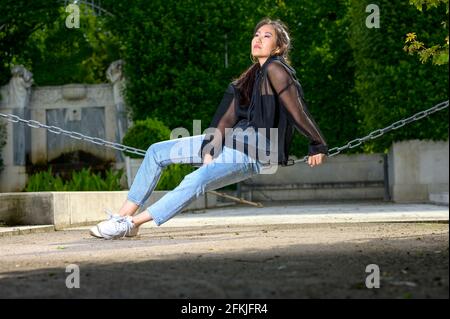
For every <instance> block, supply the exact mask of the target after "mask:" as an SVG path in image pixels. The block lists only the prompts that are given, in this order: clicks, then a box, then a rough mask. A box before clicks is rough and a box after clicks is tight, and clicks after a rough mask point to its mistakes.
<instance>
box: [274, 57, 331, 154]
mask: <svg viewBox="0 0 450 319" xmlns="http://www.w3.org/2000/svg"><path fill="white" fill-rule="evenodd" d="M267 74H268V77H269V80H270V82H271V84H272V87H273V88H274V89H275V91H276V93H277V94H278V96H279V98H280V100H281V102H282V104H283V105H284V107H285V109H286V111H287V112H288V114H289V117H290V121H291V122H292V124H293V125H294V126H295V128H296V129H297V130H298V131H299V132H300V133H301V134H303V135H304V136H306V137H307V138H308V140H309V147H308V155H309V156H312V155H315V154H319V153H323V154H326V155H328V145H327V142H326V141H325V138H324V136H323V134H322V132H321V131H320V129H319V127H318V125H317V124H316V122H315V121H314V119H313V118H312V116H311V114H310V113H309V111H308V106H307V104H306V102H305V100H304V98H303V92H302V90H301V86H300V85H299V88H300V90H297V86H296V85H295V84H294V83H295V82H296V80H295V79H294V78H293V76H292V75H291V74H290V73H289V72H288V71H287V70H286V69H285V67H284V66H283V65H282V64H281V62H277V61H273V62H272V63H270V64H269V65H268V68H267ZM299 91H300V93H299Z"/></svg>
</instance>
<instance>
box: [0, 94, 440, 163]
mask: <svg viewBox="0 0 450 319" xmlns="http://www.w3.org/2000/svg"><path fill="white" fill-rule="evenodd" d="M447 107H448V101H444V102H441V103H439V104H436V105H435V106H433V107H432V108H429V109H428V110H424V111H420V112H418V113H416V114H414V115H412V116H410V117H408V118H406V119H402V120H400V121H397V122H394V123H392V124H391V125H389V126H387V127H385V128H383V129H376V130H375V131H373V132H371V133H370V134H368V135H367V136H364V137H362V138H355V139H354V140H352V141H350V142H348V143H347V144H345V145H343V146H341V147H333V148H332V149H330V150H329V151H328V157H332V156H335V155H337V154H339V153H340V152H342V151H343V150H345V149H347V148H355V147H357V146H359V145H361V144H362V143H364V142H365V141H367V140H373V139H376V138H378V137H380V136H382V135H383V134H385V133H387V132H389V131H391V130H396V129H399V128H400V127H403V126H405V125H406V124H409V123H411V122H414V121H417V120H420V119H422V118H424V117H426V116H428V115H430V114H432V113H435V112H437V111H440V110H443V109H445V108H447ZM0 117H2V118H5V119H6V120H7V121H10V122H12V123H18V122H21V123H24V124H27V125H28V126H30V127H32V128H44V129H47V130H48V131H50V132H51V133H54V134H63V135H67V136H68V137H70V138H73V139H76V140H84V141H87V142H90V143H93V144H96V145H102V146H106V147H110V148H113V149H116V150H119V151H126V152H128V153H133V154H137V155H141V156H145V153H146V151H145V150H142V149H138V148H134V147H130V146H126V145H122V144H119V143H114V142H109V141H106V140H103V139H101V138H99V137H91V136H87V135H83V134H81V133H78V132H73V131H66V130H63V129H62V128H59V127H57V126H48V125H45V124H42V123H39V122H38V121H34V120H24V119H21V118H20V117H18V116H17V115H13V114H3V113H0ZM307 160H308V155H307V156H305V157H303V158H302V159H298V160H295V161H294V160H292V159H291V160H290V161H289V162H290V163H292V164H289V165H294V164H296V163H300V162H306V161H307Z"/></svg>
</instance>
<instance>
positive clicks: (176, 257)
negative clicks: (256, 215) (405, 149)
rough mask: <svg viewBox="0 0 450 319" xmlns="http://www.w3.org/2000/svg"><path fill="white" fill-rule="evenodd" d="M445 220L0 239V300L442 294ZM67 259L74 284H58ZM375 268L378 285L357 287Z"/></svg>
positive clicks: (445, 260) (445, 262) (64, 233)
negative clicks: (76, 276)
mask: <svg viewBox="0 0 450 319" xmlns="http://www.w3.org/2000/svg"><path fill="white" fill-rule="evenodd" d="M448 239H449V234H448V224H446V223H360V224H304V225H298V224H295V225H289V224H286V225H262V226H236V225H232V226H208V227H189V228H169V227H166V228H162V227H161V228H157V227H154V228H147V229H143V230H142V234H141V235H140V236H139V237H138V238H135V239H124V240H117V241H105V240H99V239H95V238H92V237H90V236H89V235H88V234H87V232H86V230H68V231H61V232H51V233H42V234H30V235H22V236H12V237H3V238H0V297H1V298H21V297H25V298H35V297H39V298H53V297H58V298H72V297H81V298H99V297H100V298H108V297H114V298H448V297H449V286H448V273H449V272H448V271H449V268H448V258H449V256H448ZM69 264H77V265H78V266H79V269H80V288H79V289H68V288H67V287H66V284H65V282H66V277H67V276H68V275H69V273H66V272H65V270H66V266H67V265H69ZM369 264H377V265H378V266H379V268H380V272H381V276H380V288H379V289H368V288H366V285H365V279H366V276H368V275H369V274H368V273H366V272H365V270H366V266H367V265H369Z"/></svg>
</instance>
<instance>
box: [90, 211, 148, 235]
mask: <svg viewBox="0 0 450 319" xmlns="http://www.w3.org/2000/svg"><path fill="white" fill-rule="evenodd" d="M105 211H106V214H107V215H108V219H107V220H105V221H102V222H100V223H98V224H97V225H95V226H93V227H91V229H90V230H89V234H90V235H91V236H94V237H97V238H104V237H103V235H102V233H101V230H100V229H102V228H103V227H104V226H103V224H104V223H107V222H109V221H110V220H112V219H116V220H119V219H123V218H124V217H122V216H120V215H119V214H113V213H111V211H109V210H108V209H105ZM138 233H139V227H133V228H132V229H131V231H130V232H129V233H127V234H126V235H125V237H135V236H137V235H138Z"/></svg>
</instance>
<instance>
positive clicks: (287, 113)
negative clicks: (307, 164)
mask: <svg viewBox="0 0 450 319" xmlns="http://www.w3.org/2000/svg"><path fill="white" fill-rule="evenodd" d="M236 127H241V128H244V129H245V128H248V127H253V128H254V129H255V131H258V128H265V129H266V137H267V138H268V141H269V143H270V140H271V137H270V134H269V132H270V128H275V127H276V128H278V150H277V153H278V156H277V157H278V161H277V164H280V165H281V166H287V165H292V164H293V160H290V159H289V148H290V145H291V142H292V135H293V132H294V128H295V129H297V131H298V132H299V133H301V134H302V135H304V136H305V137H306V138H308V140H309V146H308V155H309V156H311V155H315V154H318V153H323V154H326V155H328V145H327V143H326V141H325V138H324V136H323V134H322V132H321V131H320V129H319V127H318V125H317V124H316V122H315V121H314V119H313V118H312V116H311V114H310V113H309V111H308V107H307V104H306V102H305V100H304V95H303V89H302V87H301V85H300V82H299V81H298V79H297V77H296V76H295V70H294V69H293V68H292V67H291V66H290V65H288V64H287V63H286V61H285V60H284V59H283V58H282V57H279V56H272V57H269V58H268V59H267V60H266V62H265V63H264V64H263V65H262V66H261V68H260V69H259V70H258V71H257V75H256V78H255V83H254V86H253V93H252V98H251V101H250V105H249V106H248V107H245V106H242V105H240V103H239V90H238V88H237V87H236V85H235V83H230V84H229V86H228V88H227V90H226V91H225V94H224V96H223V98H222V101H221V102H220V104H219V107H218V108H217V110H216V113H215V114H214V116H213V119H212V121H211V123H210V125H209V128H208V130H207V131H206V136H205V139H204V141H203V143H202V145H201V149H200V151H199V156H201V157H202V158H204V155H205V154H206V153H209V154H211V155H212V156H213V157H217V156H218V155H219V154H220V152H221V150H222V149H223V146H224V140H225V134H230V133H231V131H232V129H233V128H236ZM227 128H228V130H227V131H226V130H225V129H227Z"/></svg>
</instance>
